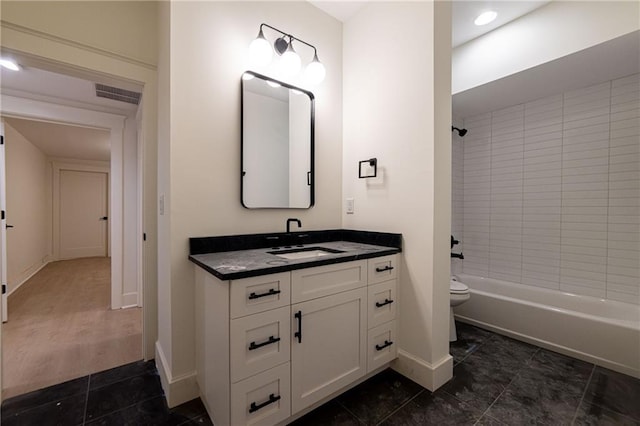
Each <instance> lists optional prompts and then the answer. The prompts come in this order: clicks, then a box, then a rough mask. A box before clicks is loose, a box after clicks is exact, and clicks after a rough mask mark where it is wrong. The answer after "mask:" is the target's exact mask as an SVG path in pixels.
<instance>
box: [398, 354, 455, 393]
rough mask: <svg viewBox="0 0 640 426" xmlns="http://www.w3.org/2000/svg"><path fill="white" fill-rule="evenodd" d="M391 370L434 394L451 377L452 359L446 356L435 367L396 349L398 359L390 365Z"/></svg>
mask: <svg viewBox="0 0 640 426" xmlns="http://www.w3.org/2000/svg"><path fill="white" fill-rule="evenodd" d="M391 368H393V369H394V370H396V371H397V372H398V373H400V374H402V375H403V376H405V377H408V378H409V379H411V380H413V381H414V382H416V383H418V384H419V385H421V386H423V387H425V388H427V389H429V390H430V391H431V392H434V391H435V390H436V389H438V388H439V387H440V386H442V385H444V384H445V383H447V382H448V381H449V380H451V378H452V377H453V358H452V357H451V355H447V356H446V357H444V358H443V359H441V360H440V361H439V362H438V363H437V364H436V365H432V364H430V363H428V362H427V361H425V360H423V359H421V358H418V357H417V356H415V355H413V354H410V353H409V352H406V351H404V350H402V349H398V359H397V360H396V361H394V362H393V363H392V364H391Z"/></svg>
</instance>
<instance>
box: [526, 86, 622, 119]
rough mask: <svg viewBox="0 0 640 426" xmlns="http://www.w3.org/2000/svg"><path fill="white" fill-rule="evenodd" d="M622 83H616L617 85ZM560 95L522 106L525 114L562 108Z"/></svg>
mask: <svg viewBox="0 0 640 426" xmlns="http://www.w3.org/2000/svg"><path fill="white" fill-rule="evenodd" d="M620 84H623V83H618V85H620ZM562 101H563V96H562V94H561V93H560V94H557V95H552V96H547V97H545V98H541V99H536V100H534V101H530V102H527V103H525V104H524V110H525V114H529V113H536V112H538V111H546V110H548V109H555V108H562Z"/></svg>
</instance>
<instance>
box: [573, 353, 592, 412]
mask: <svg viewBox="0 0 640 426" xmlns="http://www.w3.org/2000/svg"><path fill="white" fill-rule="evenodd" d="M595 372H596V365H595V364H593V368H591V374H590V375H589V380H587V384H586V385H585V387H584V391H583V392H582V397H581V398H580V402H579V403H578V406H577V407H576V412H575V413H574V414H573V419H571V424H572V425H573V424H575V422H576V418H578V411H580V407H581V406H582V402H583V401H584V397H585V396H586V395H587V391H588V390H589V386H590V385H591V380H592V379H593V375H594V373H595Z"/></svg>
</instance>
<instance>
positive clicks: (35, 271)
mask: <svg viewBox="0 0 640 426" xmlns="http://www.w3.org/2000/svg"><path fill="white" fill-rule="evenodd" d="M49 262H51V260H45V261H43V263H42V265H40V266H38V267H37V268H36V269H35V270H34V271H33V272H31V273H30V274H29V275H27V277H26V278H24V279H23V280H22V281H20V283H19V284H18V285H17V286H15V287H14V288H13V289H12V290H11V291H10V292H9V294H7V297H9V296H11V295H12V294H13V293H14V292H15V291H16V290H17V289H19V288H20V287H21V286H22V284H24V283H26V282H27V281H29V280H30V279H31V278H32V277H33V276H34V275H35V274H37V273H38V272H40V271H41V270H42V268H44V267H45V266H47V265H48V264H49Z"/></svg>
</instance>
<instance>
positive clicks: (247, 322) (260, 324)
mask: <svg viewBox="0 0 640 426" xmlns="http://www.w3.org/2000/svg"><path fill="white" fill-rule="evenodd" d="M290 312H291V310H290V308H289V307H288V306H285V307H283V308H279V309H274V310H271V311H267V312H262V313H259V314H255V315H250V316H246V317H242V318H238V319H234V320H231V324H230V325H229V328H230V343H229V344H230V352H229V354H230V362H231V370H230V376H231V383H235V382H238V381H240V380H242V379H246V378H247V377H249V376H251V375H253V374H256V373H259V372H261V371H263V370H267V369H269V368H272V367H275V366H276V365H279V364H282V363H284V362H287V361H289V358H290V354H291V351H290V348H291V336H290V334H291V333H290V330H291V328H290V319H289V313H290Z"/></svg>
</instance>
